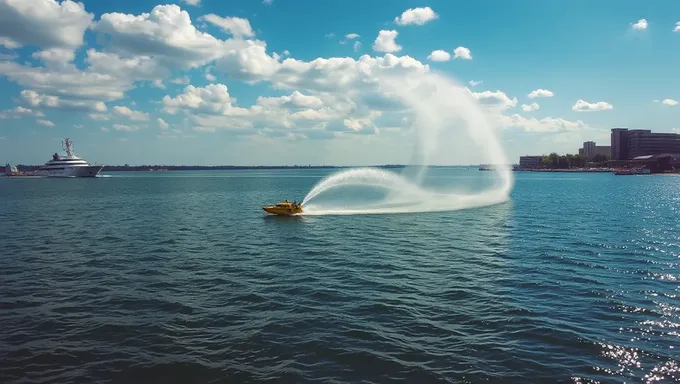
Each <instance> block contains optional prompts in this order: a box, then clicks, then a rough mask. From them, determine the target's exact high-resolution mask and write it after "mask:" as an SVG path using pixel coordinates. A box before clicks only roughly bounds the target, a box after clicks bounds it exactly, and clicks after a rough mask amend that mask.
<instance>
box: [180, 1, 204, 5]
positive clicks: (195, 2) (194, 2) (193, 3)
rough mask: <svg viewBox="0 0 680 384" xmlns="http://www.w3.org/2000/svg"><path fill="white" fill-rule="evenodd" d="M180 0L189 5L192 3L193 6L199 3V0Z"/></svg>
mask: <svg viewBox="0 0 680 384" xmlns="http://www.w3.org/2000/svg"><path fill="white" fill-rule="evenodd" d="M180 1H181V2H183V3H185V4H189V5H193V6H196V5H199V4H201V0H180Z"/></svg>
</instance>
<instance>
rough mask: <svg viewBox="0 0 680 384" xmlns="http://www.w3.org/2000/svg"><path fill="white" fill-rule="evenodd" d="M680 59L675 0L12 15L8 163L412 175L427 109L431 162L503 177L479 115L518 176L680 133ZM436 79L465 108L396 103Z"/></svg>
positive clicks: (1, 8) (2, 19)
mask: <svg viewBox="0 0 680 384" xmlns="http://www.w3.org/2000/svg"><path fill="white" fill-rule="evenodd" d="M679 62H680V2H678V1H676V0H655V1H632V0H599V1H596V2H594V1H591V0H573V1H569V2H566V1H545V0H517V1H513V2H506V1H497V0H479V1H474V2H473V1H465V2H463V1H451V0H440V1H406V0H390V1H378V0H374V1H351V0H343V1H340V0H324V1H321V0H296V1H292V0H265V1H262V0H230V1H224V0H178V1H176V2H174V3H171V2H168V3H158V2H156V1H148V0H134V1H128V0H118V1H115V2H114V1H111V2H104V1H100V0H84V1H82V2H74V1H69V0H65V1H57V0H0V157H2V159H0V160H3V161H9V162H13V163H15V164H41V163H44V162H46V161H47V160H49V158H50V156H51V154H52V153H54V152H61V140H62V139H63V138H64V137H70V138H71V139H72V140H73V143H74V150H75V152H76V154H77V155H78V156H81V157H83V158H85V159H86V160H88V161H90V162H92V163H98V164H112V165H114V164H115V165H119V164H168V165H170V164H173V165H179V164H200V165H217V164H220V165H229V164H233V165H293V164H314V165H317V164H334V165H370V164H394V163H406V162H408V161H409V160H410V159H411V155H412V153H413V152H414V146H415V145H417V143H418V142H419V141H418V139H417V135H418V134H419V133H420V132H423V130H426V129H429V128H428V127H429V125H428V123H427V121H428V120H427V119H426V120H425V121H424V120H422V119H420V118H419V116H420V115H419V114H420V113H425V112H423V111H427V113H429V114H430V116H429V117H430V118H432V117H433V116H442V118H441V119H442V121H439V122H438V123H437V124H438V125H442V126H443V127H444V129H450V132H452V133H451V134H449V135H446V136H442V138H441V139H440V140H439V141H438V142H437V144H438V148H437V151H439V152H438V153H439V155H438V156H433V157H432V162H434V163H440V164H479V163H488V162H490V161H489V160H490V158H489V156H488V155H487V154H485V152H484V151H483V150H480V148H484V147H486V146H485V144H484V143H480V142H479V141H477V142H475V141H472V140H470V137H469V135H463V134H460V135H459V134H457V133H456V132H462V130H461V129H462V128H461V126H462V125H465V124H467V125H466V127H468V128H470V129H473V130H474V129H476V127H478V125H479V124H480V123H479V122H473V123H471V122H467V123H465V122H464V121H461V120H460V119H456V118H453V117H452V115H451V113H449V112H450V111H457V110H465V109H467V110H477V109H479V110H480V111H481V113H483V114H484V116H485V120H484V121H485V122H486V123H485V124H488V125H489V126H490V127H491V132H493V134H494V135H493V136H495V137H497V140H499V141H500V145H501V147H502V148H503V151H504V152H505V154H506V155H507V158H508V161H509V162H511V163H516V162H517V161H518V159H517V158H518V156H520V155H525V154H529V155H533V154H548V153H550V152H557V153H562V154H564V153H578V148H579V147H580V146H581V144H582V142H583V141H587V140H595V141H596V142H597V143H598V144H599V145H608V144H609V137H610V136H609V134H610V130H611V128H614V127H627V128H645V129H652V130H653V131H658V132H673V131H677V132H680V105H678V104H679V102H680V67H679V66H678V63H679ZM433 74H434V75H436V76H444V77H445V78H446V79H447V80H446V81H443V80H442V81H439V82H438V84H439V85H438V87H456V88H457V89H458V90H460V92H458V93H456V94H457V95H462V96H461V97H449V96H448V95H449V93H442V94H441V95H447V96H446V97H444V98H443V100H442V97H440V96H432V97H436V98H438V99H439V100H437V102H436V103H434V102H433V103H432V107H431V108H430V107H427V106H426V104H427V103H428V102H427V101H426V99H427V97H426V96H424V99H423V100H421V101H420V102H419V103H417V104H418V105H416V104H414V102H413V101H411V102H409V101H408V100H405V99H403V98H402V97H401V96H400V95H402V94H404V93H409V92H410V90H413V89H415V88H413V87H414V84H419V83H420V81H421V80H422V81H426V79H428V76H431V75H432V76H434V75H433ZM386 78H389V79H390V80H389V82H390V83H389V84H388V83H385V81H386V80H385V79H386ZM429 79H430V81H432V79H436V78H429ZM449 80H450V83H449ZM434 81H435V82H437V80H434ZM402 82H403V84H402ZM407 83H409V84H407ZM395 87H396V88H395ZM409 87H411V88H409ZM395 90H396V91H395ZM400 90H401V91H400ZM418 95H420V94H418ZM437 95H439V94H437ZM411 99H413V97H411ZM423 105H425V106H423ZM437 108H439V109H438V110H437ZM440 112H441V115H440V114H439V113H440ZM454 117H455V116H454ZM429 121H430V122H432V120H429ZM466 129H467V128H466ZM473 136H474V132H473ZM485 140H496V139H495V138H494V137H486V138H485Z"/></svg>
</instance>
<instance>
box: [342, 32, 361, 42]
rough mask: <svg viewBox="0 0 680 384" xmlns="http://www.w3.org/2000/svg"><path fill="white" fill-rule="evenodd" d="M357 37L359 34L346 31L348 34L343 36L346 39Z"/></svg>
mask: <svg viewBox="0 0 680 384" xmlns="http://www.w3.org/2000/svg"><path fill="white" fill-rule="evenodd" d="M358 37H360V36H359V35H358V34H356V33H348V34H346V35H345V38H346V39H348V40H352V39H356V38H358Z"/></svg>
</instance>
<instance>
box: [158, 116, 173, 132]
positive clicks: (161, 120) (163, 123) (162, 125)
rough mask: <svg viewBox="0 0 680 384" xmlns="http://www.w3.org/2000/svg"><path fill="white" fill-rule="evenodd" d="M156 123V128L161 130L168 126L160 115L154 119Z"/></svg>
mask: <svg viewBox="0 0 680 384" xmlns="http://www.w3.org/2000/svg"><path fill="white" fill-rule="evenodd" d="M156 123H157V124H158V128H160V129H163V130H166V129H168V128H169V127H170V126H169V125H168V123H166V122H165V120H163V119H161V118H160V117H159V118H157V119H156Z"/></svg>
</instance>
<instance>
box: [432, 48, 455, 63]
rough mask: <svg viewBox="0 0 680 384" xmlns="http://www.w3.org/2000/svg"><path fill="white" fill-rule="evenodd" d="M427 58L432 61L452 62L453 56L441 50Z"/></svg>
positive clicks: (433, 52)
mask: <svg viewBox="0 0 680 384" xmlns="http://www.w3.org/2000/svg"><path fill="white" fill-rule="evenodd" d="M427 58H428V59H429V60H431V61H449V60H451V54H450V53H448V52H446V51H443V50H441V49H438V50H436V51H432V53H430V55H429V56H427Z"/></svg>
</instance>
